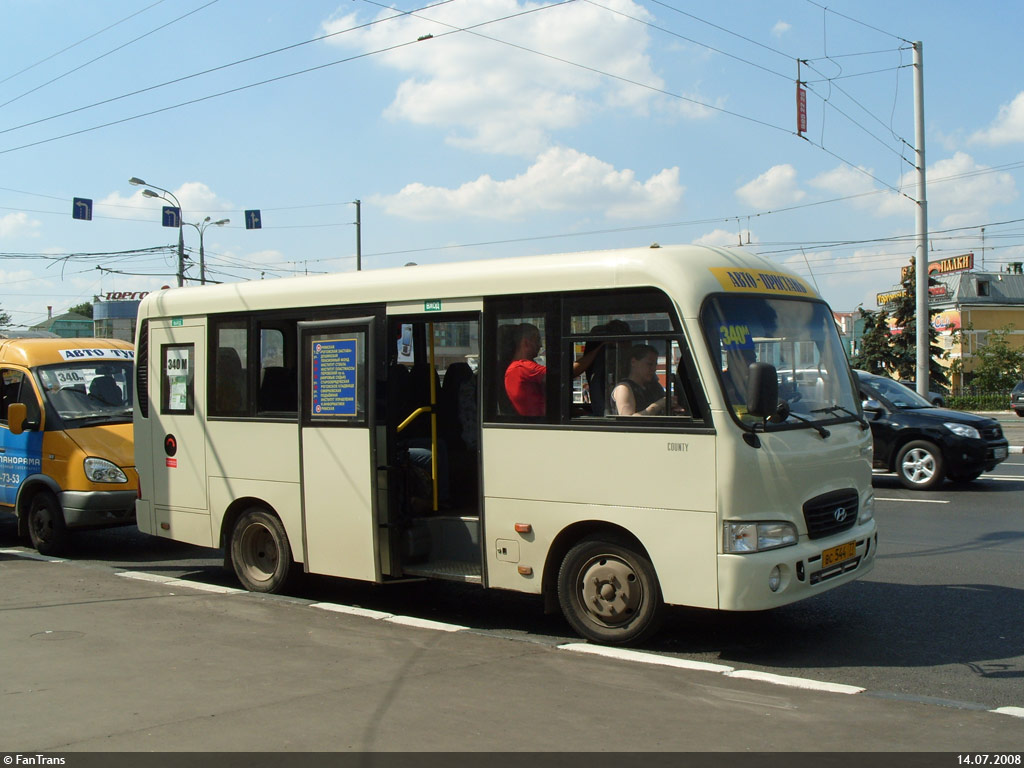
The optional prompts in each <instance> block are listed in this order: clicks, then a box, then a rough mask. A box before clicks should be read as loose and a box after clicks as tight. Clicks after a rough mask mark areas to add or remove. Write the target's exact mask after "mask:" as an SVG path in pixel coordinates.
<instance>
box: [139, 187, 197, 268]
mask: <svg viewBox="0 0 1024 768" xmlns="http://www.w3.org/2000/svg"><path fill="white" fill-rule="evenodd" d="M128 183H129V184H132V185H134V186H136V187H153V189H159V190H160V191H161V192H163V193H164V194H165V195H170V198H167V197H164V195H160V194H157V193H156V192H154V191H153V189H144V190H142V196H143V197H159V198H160V199H161V200H166V201H167V202H169V203H170V202H172V201H173V202H174V205H175V207H177V209H178V287H179V288H180V287H181V286H183V285H184V284H185V234H184V233H183V232H182V228H181V224H182V222H181V215H182V209H181V203H179V202H178V198H177V197H175V196H174V193H173V192H171V191H170V190H169V189H164V188H163V187H158V186H157V185H156V184H147V183H146V182H144V181H143V180H142V179H140V178H139V177H137V176H132V177H131V178H130V179H128Z"/></svg>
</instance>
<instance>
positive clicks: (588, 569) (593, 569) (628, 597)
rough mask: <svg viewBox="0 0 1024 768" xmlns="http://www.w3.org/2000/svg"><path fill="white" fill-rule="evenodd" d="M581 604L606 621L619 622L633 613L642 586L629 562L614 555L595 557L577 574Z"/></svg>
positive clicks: (640, 597) (607, 622)
mask: <svg viewBox="0 0 1024 768" xmlns="http://www.w3.org/2000/svg"><path fill="white" fill-rule="evenodd" d="M580 581H581V586H582V593H583V605H584V606H585V607H586V609H587V610H588V611H589V612H590V613H591V615H593V616H595V617H596V618H598V619H600V620H601V621H603V622H604V623H606V624H621V623H622V622H625V621H628V620H629V619H631V618H632V617H633V615H634V614H635V613H636V610H637V608H638V607H639V605H640V601H641V600H642V598H643V587H642V586H641V584H640V579H639V578H638V577H637V575H636V571H634V570H633V568H632V566H630V564H629V563H627V562H625V561H623V560H620V559H618V558H616V557H610V556H602V557H596V558H594V559H593V560H591V561H590V562H589V563H587V564H586V566H584V568H583V570H582V576H581V580H580Z"/></svg>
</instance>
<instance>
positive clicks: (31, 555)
mask: <svg viewBox="0 0 1024 768" xmlns="http://www.w3.org/2000/svg"><path fill="white" fill-rule="evenodd" d="M0 555H17V556H18V557H24V558H25V559H26V560H41V561H42V562H44V563H66V562H67V560H65V559H63V558H60V557H49V556H48V555H40V554H39V553H38V552H28V551H26V550H24V549H0Z"/></svg>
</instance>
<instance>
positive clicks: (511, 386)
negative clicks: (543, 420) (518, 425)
mask: <svg viewBox="0 0 1024 768" xmlns="http://www.w3.org/2000/svg"><path fill="white" fill-rule="evenodd" d="M512 341H513V343H514V344H515V354H514V355H513V357H512V362H511V363H509V366H508V368H506V369H505V392H506V393H507V394H508V399H509V401H510V402H511V403H512V407H513V408H515V409H516V413H518V414H519V415H520V416H531V417H538V416H543V415H544V411H545V403H544V382H545V380H546V378H547V375H548V369H547V366H545V365H540V364H539V363H535V362H534V361H533V358H535V357H536V356H537V355H538V354H540V330H539V329H538V328H537V326H535V325H531V324H530V323H523V324H522V325H520V326H519V327H518V328H516V329H515V331H514V333H513V336H512Z"/></svg>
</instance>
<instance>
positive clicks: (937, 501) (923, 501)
mask: <svg viewBox="0 0 1024 768" xmlns="http://www.w3.org/2000/svg"><path fill="white" fill-rule="evenodd" d="M875 501H912V502H914V503H915V504H949V502H948V501H942V500H940V499H890V498H886V497H884V496H875Z"/></svg>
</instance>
